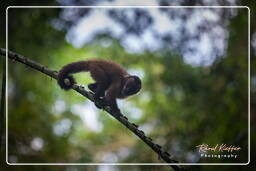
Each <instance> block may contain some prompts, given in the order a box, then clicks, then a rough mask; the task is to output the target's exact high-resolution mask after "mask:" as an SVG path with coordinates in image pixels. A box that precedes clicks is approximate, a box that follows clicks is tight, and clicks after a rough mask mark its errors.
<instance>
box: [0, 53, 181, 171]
mask: <svg viewBox="0 0 256 171" xmlns="http://www.w3.org/2000/svg"><path fill="white" fill-rule="evenodd" d="M0 55H1V56H6V50H5V49H3V48H0ZM8 58H9V59H11V60H13V61H18V62H20V63H23V64H25V65H26V66H29V67H31V68H33V69H35V70H37V71H39V72H42V73H44V74H46V75H48V76H49V77H51V78H54V79H57V76H58V72H57V71H53V70H50V69H48V68H47V67H45V66H43V65H41V64H39V63H37V62H34V61H32V60H30V59H27V58H26V57H24V56H21V55H19V54H17V53H14V52H11V51H8ZM72 89H73V90H75V91H77V92H78V93H80V94H82V95H83V96H85V97H86V98H88V99H89V100H91V101H94V98H93V93H91V92H88V91H86V90H85V89H84V87H83V86H79V85H74V86H73V87H72ZM101 107H102V109H103V110H105V111H106V112H108V113H109V114H110V115H111V116H113V117H114V118H116V119H117V120H118V121H119V122H120V123H121V124H123V125H124V126H125V127H127V128H128V129H129V130H130V131H132V132H133V133H134V134H135V135H136V136H138V137H139V138H140V139H141V140H142V141H143V142H144V143H146V144H147V145H148V146H149V147H150V148H151V149H152V150H153V151H154V152H156V153H157V155H158V157H159V158H162V159H163V160H164V161H165V162H166V163H176V164H177V163H178V161H176V160H174V159H171V157H170V154H169V153H168V152H165V151H163V150H162V147H161V146H160V145H158V144H155V143H154V142H153V141H152V139H151V138H149V137H147V136H146V135H145V134H144V132H143V131H141V130H139V129H138V126H137V125H135V124H134V123H130V122H129V121H128V119H127V118H126V117H125V116H124V115H123V114H121V113H114V112H112V111H111V109H110V108H109V107H106V106H101ZM169 166H170V167H172V168H173V169H174V170H175V171H180V170H184V168H182V167H180V166H178V165H169Z"/></svg>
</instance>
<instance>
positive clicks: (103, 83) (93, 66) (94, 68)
mask: <svg viewBox="0 0 256 171" xmlns="http://www.w3.org/2000/svg"><path fill="white" fill-rule="evenodd" d="M83 71H84V72H90V74H91V77H92V78H93V79H94V80H95V83H92V84H89V85H88V88H89V89H90V90H91V91H93V92H94V99H95V100H94V101H95V105H96V106H97V107H99V104H97V102H96V101H98V102H100V103H101V105H103V106H104V105H108V106H110V108H111V110H112V111H114V112H120V110H119V108H118V106H117V103H116V99H117V98H119V99H124V98H126V97H128V96H131V95H133V94H136V93H137V92H139V91H140V89H141V80H140V78H139V77H137V76H134V75H129V74H128V73H127V72H126V71H125V69H124V68H123V67H121V66H120V65H119V64H117V63H115V62H113V61H107V60H101V59H92V60H86V61H78V62H74V63H70V64H67V65H65V66H64V67H63V68H62V69H61V70H60V71H59V74H58V84H59V86H60V87H61V88H62V89H64V90H69V89H71V88H72V86H73V85H74V84H75V83H76V82H75V79H74V77H73V76H71V74H74V73H78V72H83ZM66 79H68V80H69V83H68V84H67V81H65V80H66ZM101 98H104V99H105V102H106V103H107V104H103V101H102V100H101Z"/></svg>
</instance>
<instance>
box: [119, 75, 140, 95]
mask: <svg viewBox="0 0 256 171" xmlns="http://www.w3.org/2000/svg"><path fill="white" fill-rule="evenodd" d="M140 89H141V80H140V78H139V77H137V76H129V77H127V78H126V81H125V84H124V87H123V89H122V94H123V95H124V96H131V95H133V94H136V93H138V92H139V91H140Z"/></svg>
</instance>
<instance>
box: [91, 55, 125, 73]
mask: <svg viewBox="0 0 256 171" xmlns="http://www.w3.org/2000/svg"><path fill="white" fill-rule="evenodd" d="M87 62H88V64H89V70H90V71H91V72H92V71H95V70H101V71H103V72H104V73H105V74H106V75H108V77H112V78H120V77H123V76H125V75H128V73H127V72H126V70H125V69H124V68H123V67H122V66H121V65H119V64H117V63H115V62H114V61H110V60H103V59H91V60H88V61H87Z"/></svg>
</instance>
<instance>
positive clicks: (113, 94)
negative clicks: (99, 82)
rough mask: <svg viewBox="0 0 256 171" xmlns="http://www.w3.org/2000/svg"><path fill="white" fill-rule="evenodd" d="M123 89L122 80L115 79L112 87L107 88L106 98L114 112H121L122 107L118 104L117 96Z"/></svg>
mask: <svg viewBox="0 0 256 171" xmlns="http://www.w3.org/2000/svg"><path fill="white" fill-rule="evenodd" d="M120 89H121V82H120V81H119V80H118V81H114V82H113V83H112V84H111V85H110V87H109V88H108V89H107V92H106V96H105V100H106V102H107V105H109V106H110V108H111V110H112V111H114V112H120V109H119V108H118V106H117V102H116V98H117V96H118V94H119V93H120Z"/></svg>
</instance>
